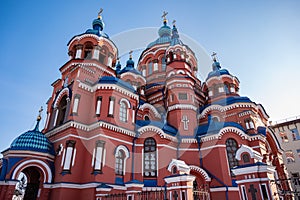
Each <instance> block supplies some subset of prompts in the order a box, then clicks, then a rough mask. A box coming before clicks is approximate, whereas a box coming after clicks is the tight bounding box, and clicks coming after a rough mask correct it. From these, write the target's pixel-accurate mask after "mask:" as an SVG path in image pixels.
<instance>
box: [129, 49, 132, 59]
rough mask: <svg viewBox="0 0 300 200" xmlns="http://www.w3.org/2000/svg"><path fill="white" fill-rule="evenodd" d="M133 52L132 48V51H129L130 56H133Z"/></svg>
mask: <svg viewBox="0 0 300 200" xmlns="http://www.w3.org/2000/svg"><path fill="white" fill-rule="evenodd" d="M132 53H133V51H132V50H130V51H129V58H132Z"/></svg>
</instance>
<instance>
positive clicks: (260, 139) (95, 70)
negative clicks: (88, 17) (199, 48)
mask: <svg viewBox="0 0 300 200" xmlns="http://www.w3.org/2000/svg"><path fill="white" fill-rule="evenodd" d="M158 35H159V36H158V38H157V39H156V40H155V41H154V42H151V43H150V44H149V45H148V46H147V47H145V50H144V51H143V52H142V53H141V55H140V58H139V60H138V63H137V65H136V66H135V63H134V61H133V59H132V56H131V55H130V57H129V59H128V61H127V62H126V64H125V65H124V66H122V65H121V63H120V61H119V60H118V48H117V46H116V45H115V44H114V42H113V41H112V40H110V39H109V36H108V35H107V34H105V33H104V23H103V20H102V17H101V15H100V14H99V16H98V18H97V19H95V20H94V21H93V24H92V28H91V29H89V30H87V31H86V32H84V33H83V34H80V35H76V36H74V37H73V38H72V39H71V40H70V41H69V43H68V50H69V51H68V54H69V56H70V59H69V60H68V61H67V62H66V63H65V64H64V65H63V66H62V67H60V68H59V70H60V72H61V77H60V78H59V79H57V80H56V81H55V82H54V83H52V87H53V93H52V94H51V97H50V98H49V100H48V102H47V110H46V111H47V119H46V123H45V127H44V129H43V130H42V131H40V129H39V121H40V117H39V118H38V121H37V125H36V127H35V128H34V129H33V130H30V131H27V132H25V133H23V134H21V135H20V136H19V137H18V138H16V139H15V140H14V141H13V142H12V144H11V145H10V147H9V148H8V149H6V150H4V151H3V152H2V154H3V159H2V163H1V174H0V199H12V197H13V195H14V194H15V188H16V184H17V183H18V182H19V181H18V180H17V179H18V177H19V176H20V174H21V173H23V174H25V175H26V177H27V187H26V190H25V194H24V199H41V200H46V199H47V200H48V199H50V200H56V199H64V200H68V199H94V200H104V199H127V200H133V199H169V200H177V199H178V200H179V199H181V200H190V199H227V200H228V199H243V200H248V199H257V200H260V199H290V198H291V196H284V193H283V191H285V190H289V187H290V186H289V185H288V184H287V183H281V184H280V185H278V184H276V179H278V178H281V179H284V178H287V177H286V169H285V166H284V164H283V161H282V150H281V148H280V145H279V143H278V141H277V140H276V138H275V137H274V133H273V132H272V130H270V129H269V128H268V127H267V121H268V115H267V113H266V111H265V110H264V108H263V107H262V106H261V105H260V104H256V103H255V102H252V101H251V100H250V99H249V98H248V97H241V96H239V80H238V78H237V77H235V76H234V75H232V74H230V73H229V71H228V70H226V69H224V68H221V66H220V63H219V62H218V61H217V58H216V55H215V54H214V55H213V64H212V71H211V72H210V73H209V74H208V76H207V78H206V80H199V78H197V70H198V67H201V66H197V58H196V56H195V53H194V52H193V50H192V49H190V48H189V47H188V46H187V45H185V44H184V43H183V42H182V41H181V40H180V37H179V34H178V30H177V27H176V25H175V24H174V25H173V27H170V26H169V25H168V23H167V20H166V18H165V16H164V20H163V25H162V26H161V27H160V28H159V30H158Z"/></svg>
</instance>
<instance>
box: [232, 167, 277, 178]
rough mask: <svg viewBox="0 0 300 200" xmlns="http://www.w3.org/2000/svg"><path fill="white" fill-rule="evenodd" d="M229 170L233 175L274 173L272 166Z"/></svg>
mask: <svg viewBox="0 0 300 200" xmlns="http://www.w3.org/2000/svg"><path fill="white" fill-rule="evenodd" d="M231 170H232V172H233V173H234V174H235V175H243V174H252V173H261V172H270V173H274V172H275V171H276V170H275V167H274V166H268V165H256V166H250V167H243V168H233V169H231ZM247 180H249V179H247Z"/></svg>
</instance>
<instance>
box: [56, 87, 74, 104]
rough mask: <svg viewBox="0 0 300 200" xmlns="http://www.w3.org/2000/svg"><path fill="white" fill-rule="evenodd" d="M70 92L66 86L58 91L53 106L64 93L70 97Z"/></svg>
mask: <svg viewBox="0 0 300 200" xmlns="http://www.w3.org/2000/svg"><path fill="white" fill-rule="evenodd" d="M70 94H71V93H70V89H69V88H67V87H66V88H64V89H63V90H62V91H60V92H59V94H58V95H57V97H56V100H55V101H54V104H53V108H57V105H58V103H59V102H60V100H61V98H62V97H63V96H64V95H67V97H68V98H70Z"/></svg>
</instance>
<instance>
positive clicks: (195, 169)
mask: <svg viewBox="0 0 300 200" xmlns="http://www.w3.org/2000/svg"><path fill="white" fill-rule="evenodd" d="M189 167H190V170H191V171H195V172H198V173H199V174H201V175H202V176H203V178H204V180H205V181H208V182H209V181H211V178H210V177H209V175H208V173H207V172H206V171H205V170H204V169H202V168H201V167H198V166H196V165H189Z"/></svg>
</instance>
